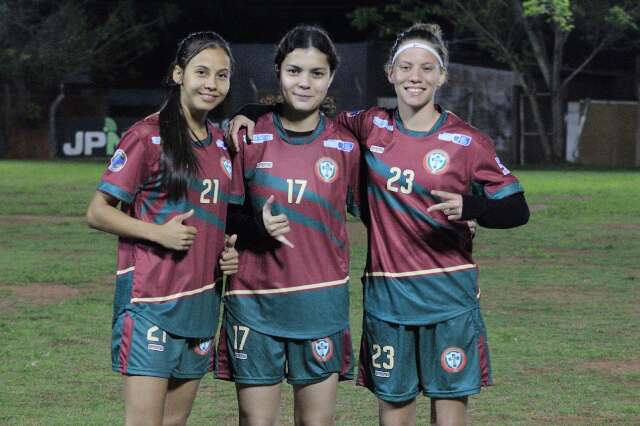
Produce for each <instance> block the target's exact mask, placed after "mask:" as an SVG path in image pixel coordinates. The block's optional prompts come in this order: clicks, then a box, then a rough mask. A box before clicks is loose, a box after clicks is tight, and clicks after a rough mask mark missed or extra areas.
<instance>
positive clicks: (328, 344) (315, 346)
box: [311, 337, 333, 362]
mask: <svg viewBox="0 0 640 426" xmlns="http://www.w3.org/2000/svg"><path fill="white" fill-rule="evenodd" d="M311 349H312V352H313V357H314V358H315V359H316V361H318V362H327V361H329V360H330V359H331V358H333V342H332V341H331V339H329V338H328V337H324V338H322V339H318V340H314V341H313V342H311Z"/></svg>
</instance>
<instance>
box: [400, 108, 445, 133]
mask: <svg viewBox="0 0 640 426" xmlns="http://www.w3.org/2000/svg"><path fill="white" fill-rule="evenodd" d="M437 109H438V110H439V111H440V117H438V121H436V122H435V124H434V125H433V127H432V128H431V130H427V131H426V132H419V131H417V130H409V129H407V128H406V127H404V124H403V123H402V118H400V113H399V112H398V110H397V109H396V110H395V111H394V113H393V119H394V121H395V125H396V128H397V129H398V130H399V131H400V132H401V133H404V134H405V135H409V136H413V137H415V138H421V137H424V136H429V135H432V134H434V133H435V132H437V131H438V130H440V127H442V125H443V124H444V122H445V121H446V120H447V116H448V113H447V111H442V110H441V109H440V108H439V107H437Z"/></svg>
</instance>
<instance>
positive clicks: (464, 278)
mask: <svg viewBox="0 0 640 426" xmlns="http://www.w3.org/2000/svg"><path fill="white" fill-rule="evenodd" d="M477 276H478V272H477V269H475V268H474V269H469V270H464V271H456V272H447V273H439V274H433V275H419V276H415V277H384V276H383V277H370V276H365V277H364V278H363V283H364V308H365V310H366V311H367V313H369V314H371V315H373V316H375V317H377V318H379V319H382V320H384V321H388V322H392V323H397V324H414V325H417V324H421V325H427V324H433V323H436V322H440V321H444V320H447V319H449V318H453V317H455V316H457V315H460V314H461V313H463V312H466V311H468V310H470V309H473V308H475V307H477V306H478V299H477V293H478V286H477Z"/></svg>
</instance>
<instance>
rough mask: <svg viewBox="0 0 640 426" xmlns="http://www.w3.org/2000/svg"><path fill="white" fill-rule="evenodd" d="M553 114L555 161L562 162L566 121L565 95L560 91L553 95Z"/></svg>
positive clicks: (564, 148)
mask: <svg viewBox="0 0 640 426" xmlns="http://www.w3.org/2000/svg"><path fill="white" fill-rule="evenodd" d="M551 114H552V118H551V119H552V125H553V160H555V161H562V159H564V157H565V150H566V141H565V121H564V93H563V91H562V90H559V91H558V92H556V93H552V94H551Z"/></svg>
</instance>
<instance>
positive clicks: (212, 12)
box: [119, 0, 635, 87]
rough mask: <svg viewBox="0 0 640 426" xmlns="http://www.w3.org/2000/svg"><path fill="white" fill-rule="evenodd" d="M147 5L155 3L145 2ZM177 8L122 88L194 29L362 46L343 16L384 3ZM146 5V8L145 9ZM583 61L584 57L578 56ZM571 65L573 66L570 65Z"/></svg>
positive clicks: (154, 79) (598, 61)
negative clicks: (304, 28) (303, 29)
mask: <svg viewBox="0 0 640 426" xmlns="http://www.w3.org/2000/svg"><path fill="white" fill-rule="evenodd" d="M141 3H143V4H144V3H146V4H147V5H148V7H153V5H154V4H157V2H155V1H145V2H141ZM178 4H179V6H178V7H179V8H180V16H179V18H178V19H177V20H176V21H175V22H174V23H172V24H170V26H169V28H168V31H166V32H164V33H162V34H161V35H160V40H158V46H157V48H156V49H155V50H154V51H153V52H151V53H150V54H149V55H147V56H146V57H144V58H142V60H141V61H139V62H138V64H136V65H135V67H136V68H137V69H136V72H135V74H136V77H133V78H131V79H129V80H128V81H127V82H125V81H122V80H120V83H119V84H123V83H124V85H131V84H133V85H138V86H139V85H141V84H142V85H145V86H150V87H154V86H155V87H157V85H158V83H159V82H160V81H161V80H162V78H163V76H164V74H165V71H166V68H167V66H168V64H169V62H170V61H171V59H172V57H173V54H174V53H175V47H176V44H177V42H178V41H179V40H180V39H181V38H182V37H184V36H185V35H187V34H188V33H190V32H193V31H201V30H213V31H217V32H219V33H220V34H221V35H222V36H223V37H225V39H227V40H228V41H229V42H230V43H276V42H277V41H278V40H279V39H280V38H281V37H282V36H283V35H284V33H285V32H286V31H287V30H289V29H290V28H291V27H293V26H294V25H296V24H298V23H310V24H318V25H320V26H322V27H323V28H325V29H326V30H327V31H328V32H329V33H330V34H331V36H332V38H333V39H334V41H335V42H336V43H340V42H363V41H366V40H367V37H368V36H369V35H370V34H371V32H362V31H358V30H356V29H354V28H353V27H352V26H351V24H350V20H349V18H348V17H347V14H348V13H350V12H352V11H353V10H354V9H355V8H357V7H362V6H376V5H378V6H380V5H384V4H385V1H384V0H349V1H340V0H324V1H318V0H309V1H303V0H272V1H269V0H214V1H198V2H196V1H190V0H184V1H181V2H180V3H178ZM147 5H145V7H147ZM441 24H444V25H443V28H444V31H445V38H446V39H447V40H449V41H451V39H452V38H453V37H454V36H455V35H454V34H453V28H450V27H448V26H447V25H446V23H441ZM450 50H451V57H452V61H453V62H459V63H466V64H472V65H482V66H488V67H496V68H503V69H504V68H505V66H504V65H501V64H498V63H496V62H495V61H494V60H493V59H491V57H490V56H489V55H487V54H486V53H482V52H479V51H477V50H475V49H469V48H468V47H466V48H465V47H463V46H460V45H455V44H453V45H450ZM576 53H578V52H577V51H576V50H575V49H573V48H569V49H567V51H566V52H565V55H566V58H567V61H568V62H569V63H571V62H572V57H576V56H582V53H583V52H580V53H581V54H580V55H576ZM634 56H635V55H633V54H630V53H629V52H612V51H609V52H607V53H605V54H601V55H599V56H597V57H596V58H595V60H594V61H593V63H592V65H591V67H590V68H591V69H592V70H596V71H598V73H609V72H614V73H615V72H619V70H626V72H632V70H633V67H634ZM582 57H583V56H582ZM573 62H576V63H577V61H575V60H574V61H573ZM574 65H575V64H574Z"/></svg>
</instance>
